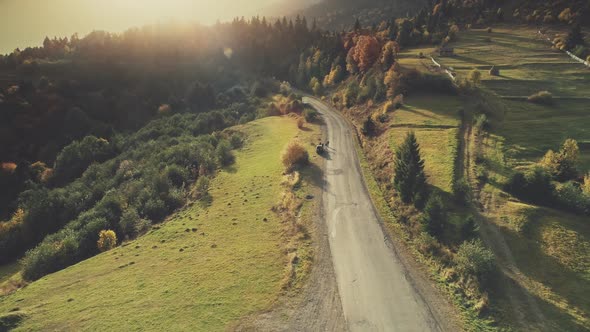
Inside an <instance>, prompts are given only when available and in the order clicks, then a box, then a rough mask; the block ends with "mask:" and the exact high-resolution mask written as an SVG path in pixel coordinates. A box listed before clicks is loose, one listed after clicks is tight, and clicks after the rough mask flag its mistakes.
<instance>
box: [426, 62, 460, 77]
mask: <svg viewBox="0 0 590 332" xmlns="http://www.w3.org/2000/svg"><path fill="white" fill-rule="evenodd" d="M430 60H432V62H433V63H434V64H435V65H436V66H437V67H439V68H440V69H444V71H445V73H447V75H449V77H450V78H451V80H452V81H453V82H455V80H456V78H455V76H453V73H452V72H451V71H450V70H448V69H446V68H443V66H442V65H441V64H440V63H438V62H436V60H434V58H433V57H430Z"/></svg>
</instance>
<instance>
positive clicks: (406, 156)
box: [393, 132, 426, 203]
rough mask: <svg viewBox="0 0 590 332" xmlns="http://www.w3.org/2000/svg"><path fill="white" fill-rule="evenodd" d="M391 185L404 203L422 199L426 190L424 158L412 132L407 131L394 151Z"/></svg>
mask: <svg viewBox="0 0 590 332" xmlns="http://www.w3.org/2000/svg"><path fill="white" fill-rule="evenodd" d="M394 168H395V176H394V178H393V185H394V187H395V189H396V190H397V192H398V193H399V195H400V197H401V199H402V201H403V202H404V203H410V202H416V201H417V200H418V198H420V199H421V200H423V199H424V198H425V197H424V195H425V192H426V175H425V174H424V160H422V157H421V156H420V145H419V144H418V141H417V140H416V135H415V134H414V132H409V133H408V134H407V135H406V138H405V139H404V142H403V143H402V144H401V145H400V146H399V148H398V149H397V151H396V152H395V164H394Z"/></svg>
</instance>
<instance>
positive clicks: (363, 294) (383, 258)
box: [303, 97, 441, 331]
mask: <svg viewBox="0 0 590 332" xmlns="http://www.w3.org/2000/svg"><path fill="white" fill-rule="evenodd" d="M303 101H304V103H306V104H309V105H311V106H312V107H314V108H315V109H316V110H318V111H319V112H320V113H322V115H323V118H324V120H325V122H326V126H327V131H328V140H329V142H330V144H329V148H328V152H327V154H326V159H327V161H326V176H325V181H326V182H325V186H324V194H323V195H324V197H323V201H324V213H325V220H326V222H327V224H328V235H329V243H330V250H331V253H332V259H333V263H334V270H335V272H336V281H337V285H338V291H339V294H340V298H341V301H342V308H343V312H344V317H345V319H346V322H347V325H348V328H349V330H351V331H439V330H441V328H440V325H439V324H438V322H437V320H436V319H435V318H434V315H433V314H432V312H431V310H430V308H429V307H428V305H427V304H426V303H425V301H424V300H423V298H422V296H421V295H420V294H419V292H418V291H417V290H416V288H415V287H414V286H413V283H412V281H411V280H410V279H409V276H408V272H407V270H406V268H405V267H404V265H403V264H402V263H401V261H400V257H398V256H397V254H396V253H395V252H394V251H393V250H392V249H391V248H390V247H389V246H388V244H387V240H386V236H385V235H384V233H383V230H382V228H381V226H380V224H379V219H378V217H377V212H376V210H375V208H374V206H373V204H372V202H371V199H370V197H369V194H368V191H367V188H366V185H365V183H364V181H363V177H362V173H361V170H360V164H359V160H358V157H357V155H356V150H355V145H354V141H353V139H354V137H353V135H354V133H353V132H352V130H351V128H350V127H349V125H348V123H347V122H346V121H345V120H344V118H343V117H342V116H341V115H340V114H338V113H337V112H336V111H334V110H332V109H331V108H330V107H329V106H328V105H326V104H325V103H323V102H321V101H319V100H317V99H315V98H309V97H304V98H303Z"/></svg>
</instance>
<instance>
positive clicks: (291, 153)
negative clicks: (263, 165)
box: [282, 142, 309, 171]
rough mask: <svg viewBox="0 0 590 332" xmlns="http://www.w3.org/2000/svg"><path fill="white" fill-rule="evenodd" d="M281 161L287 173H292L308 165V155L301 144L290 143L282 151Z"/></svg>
mask: <svg viewBox="0 0 590 332" xmlns="http://www.w3.org/2000/svg"><path fill="white" fill-rule="evenodd" d="M282 161H283V165H284V166H285V168H286V169H287V171H292V170H294V169H296V168H297V167H303V166H306V165H307V164H308V163H309V153H308V152H307V150H306V149H305V148H304V147H303V146H302V145H301V144H299V143H297V142H291V143H289V144H288V145H287V147H286V148H285V150H284V151H283V155H282Z"/></svg>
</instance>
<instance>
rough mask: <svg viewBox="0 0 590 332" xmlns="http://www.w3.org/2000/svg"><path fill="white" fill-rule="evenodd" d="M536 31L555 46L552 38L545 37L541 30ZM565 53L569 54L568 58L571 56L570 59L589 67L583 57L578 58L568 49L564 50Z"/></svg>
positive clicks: (589, 63)
mask: <svg viewBox="0 0 590 332" xmlns="http://www.w3.org/2000/svg"><path fill="white" fill-rule="evenodd" d="M537 33H538V34H539V35H541V37H545V39H547V41H548V42H550V43H551V45H553V46H555V43H554V42H553V40H551V38H549V37H547V36H546V35H545V34H544V33H542V32H541V30H539V31H537ZM560 51H561V50H560ZM565 53H566V54H567V55H569V56H570V58H572V59H574V60H576V61H577V62H579V63H581V64H583V65H585V66H586V67H590V62H588V61H586V60H584V59H580V58H579V57H577V56H576V55H575V54H573V53H572V52H570V51H568V50H565Z"/></svg>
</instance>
